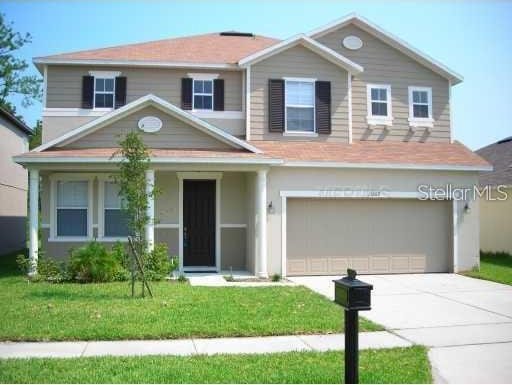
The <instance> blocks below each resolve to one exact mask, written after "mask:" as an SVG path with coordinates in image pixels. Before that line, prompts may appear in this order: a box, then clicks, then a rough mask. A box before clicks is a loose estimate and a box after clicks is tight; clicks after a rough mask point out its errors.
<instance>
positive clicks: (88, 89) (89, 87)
mask: <svg viewBox="0 0 512 385" xmlns="http://www.w3.org/2000/svg"><path fill="white" fill-rule="evenodd" d="M93 100H94V76H83V77H82V108H87V109H91V108H93V107H94V106H93Z"/></svg>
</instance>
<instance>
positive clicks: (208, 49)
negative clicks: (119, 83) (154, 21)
mask: <svg viewBox="0 0 512 385" xmlns="http://www.w3.org/2000/svg"><path fill="white" fill-rule="evenodd" d="M278 41H279V40H277V39H274V38H271V37H266V36H259V35H254V36H222V35H221V34H220V33H210V34H204V35H195V36H185V37H178V38H172V39H164V40H156V41H150V42H145V43H136V44H128V45H120V46H115V47H108V48H100V49H93V50H88V51H77V52H69V53H62V54H58V55H51V56H44V57H39V58H36V60H37V59H46V60H50V59H51V60H118V61H150V62H183V63H197V64H201V63H210V64H235V63H237V62H238V61H239V60H240V59H242V58H244V57H246V56H248V55H250V54H252V53H254V52H257V51H259V50H261V49H263V48H266V47H268V46H271V45H273V44H275V43H277V42H278Z"/></svg>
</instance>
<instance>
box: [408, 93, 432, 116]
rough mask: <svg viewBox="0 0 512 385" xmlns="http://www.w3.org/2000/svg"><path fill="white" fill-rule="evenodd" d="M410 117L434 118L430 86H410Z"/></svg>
mask: <svg viewBox="0 0 512 385" xmlns="http://www.w3.org/2000/svg"><path fill="white" fill-rule="evenodd" d="M409 118H410V119H431V118H432V89H431V88H429V87H409Z"/></svg>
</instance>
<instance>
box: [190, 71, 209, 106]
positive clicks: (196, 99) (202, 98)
mask: <svg viewBox="0 0 512 385" xmlns="http://www.w3.org/2000/svg"><path fill="white" fill-rule="evenodd" d="M193 91H194V95H193V98H192V100H193V105H192V109H193V110H212V109H213V80H195V79H194V85H193Z"/></svg>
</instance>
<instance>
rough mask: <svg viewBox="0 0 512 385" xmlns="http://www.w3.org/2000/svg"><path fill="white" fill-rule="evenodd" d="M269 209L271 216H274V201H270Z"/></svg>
mask: <svg viewBox="0 0 512 385" xmlns="http://www.w3.org/2000/svg"><path fill="white" fill-rule="evenodd" d="M267 209H268V212H269V214H274V211H275V210H274V206H273V205H272V201H270V203H269V204H268V206H267Z"/></svg>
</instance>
